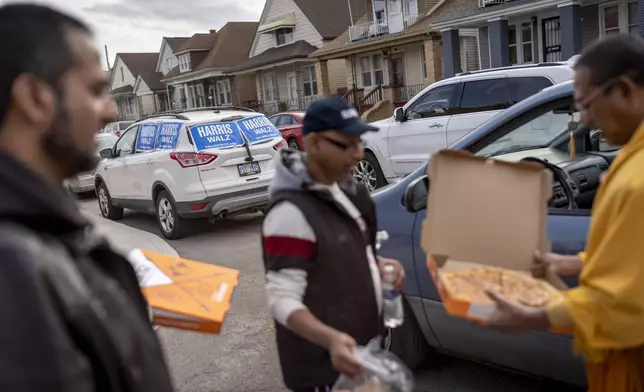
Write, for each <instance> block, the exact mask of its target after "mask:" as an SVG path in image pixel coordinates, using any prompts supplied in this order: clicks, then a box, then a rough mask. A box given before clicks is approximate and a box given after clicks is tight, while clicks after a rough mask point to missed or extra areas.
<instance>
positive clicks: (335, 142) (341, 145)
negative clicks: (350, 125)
mask: <svg viewBox="0 0 644 392" xmlns="http://www.w3.org/2000/svg"><path fill="white" fill-rule="evenodd" d="M318 137H320V138H321V139H324V140H326V141H327V142H329V143H330V144H333V145H334V146H336V147H337V148H339V149H340V150H343V151H346V150H349V149H359V148H364V145H365V143H364V141H362V140H360V141H359V142H356V143H349V144H346V143H342V142H341V141H338V140H334V139H331V138H329V137H326V136H322V135H318Z"/></svg>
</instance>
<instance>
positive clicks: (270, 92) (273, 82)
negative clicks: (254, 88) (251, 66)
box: [262, 73, 279, 102]
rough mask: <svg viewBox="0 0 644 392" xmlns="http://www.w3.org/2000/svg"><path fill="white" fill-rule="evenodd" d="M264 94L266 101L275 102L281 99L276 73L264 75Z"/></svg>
mask: <svg viewBox="0 0 644 392" xmlns="http://www.w3.org/2000/svg"><path fill="white" fill-rule="evenodd" d="M262 96H263V97H264V102H275V101H277V100H278V99H279V94H278V91H277V79H276V78H275V74H274V73H267V74H263V75H262Z"/></svg>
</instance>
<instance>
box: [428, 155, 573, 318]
mask: <svg viewBox="0 0 644 392" xmlns="http://www.w3.org/2000/svg"><path fill="white" fill-rule="evenodd" d="M428 175H429V179H430V182H429V197H428V200H427V218H426V219H425V221H424V222H423V228H422V235H421V242H422V247H423V250H424V251H425V253H426V254H427V266H428V268H429V271H430V275H431V276H432V278H433V280H434V282H435V284H436V286H437V288H438V291H439V293H440V296H441V299H442V300H443V303H444V306H445V309H446V310H447V312H448V313H450V314H452V315H454V316H460V317H465V318H468V319H471V320H475V321H480V320H483V319H485V318H487V317H488V316H489V315H490V314H491V313H492V311H493V310H494V304H493V302H492V301H489V300H488V299H487V298H485V300H487V301H485V300H483V301H480V302H472V301H468V300H466V299H464V298H463V296H457V295H455V293H452V292H449V291H448V290H446V287H445V286H446V285H445V284H444V280H443V278H442V276H443V275H444V274H445V273H446V272H451V271H456V270H464V269H470V268H479V267H486V266H488V267H489V266H492V267H500V268H503V269H509V270H513V271H519V272H521V273H525V274H529V275H530V274H531V275H532V276H534V277H536V278H539V279H543V280H544V281H546V282H547V283H549V285H550V286H549V288H555V289H556V290H565V289H566V288H567V287H566V285H565V283H564V282H563V281H562V280H561V279H560V278H559V277H557V276H553V274H550V273H549V272H548V271H547V270H546V268H540V269H538V270H539V271H537V269H535V263H534V251H535V250H541V251H548V250H549V248H550V245H549V243H548V239H547V232H546V219H547V210H548V206H547V203H548V200H549V198H550V194H551V192H552V174H551V173H550V172H549V171H548V170H545V169H544V168H543V166H541V165H539V164H538V163H532V162H519V163H510V162H504V161H500V160H495V159H486V158H483V157H475V156H473V155H471V154H469V153H468V152H462V151H452V150H443V151H439V152H437V153H435V154H433V155H432V157H431V164H430V165H429V173H428Z"/></svg>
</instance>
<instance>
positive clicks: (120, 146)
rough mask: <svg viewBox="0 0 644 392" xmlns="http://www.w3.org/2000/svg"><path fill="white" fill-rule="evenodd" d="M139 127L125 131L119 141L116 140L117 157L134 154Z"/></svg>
mask: <svg viewBox="0 0 644 392" xmlns="http://www.w3.org/2000/svg"><path fill="white" fill-rule="evenodd" d="M137 129H139V127H133V128H130V129H128V130H127V131H125V133H124V134H123V135H122V136H121V138H120V139H119V141H118V142H116V154H115V155H116V157H125V156H128V155H132V153H133V152H134V142H135V141H136V131H137Z"/></svg>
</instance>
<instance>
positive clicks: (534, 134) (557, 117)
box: [476, 100, 580, 157]
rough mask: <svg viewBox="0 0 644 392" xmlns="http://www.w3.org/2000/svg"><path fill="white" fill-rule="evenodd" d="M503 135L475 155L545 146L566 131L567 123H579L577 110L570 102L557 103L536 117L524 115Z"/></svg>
mask: <svg viewBox="0 0 644 392" xmlns="http://www.w3.org/2000/svg"><path fill="white" fill-rule="evenodd" d="M523 119H524V121H519V122H518V123H517V124H516V125H515V126H514V128H512V129H511V130H510V131H509V132H508V133H507V134H505V135H504V136H502V137H500V138H498V139H496V140H494V141H492V142H491V143H490V144H488V145H487V146H485V147H483V148H482V149H481V150H479V151H478V152H477V153H476V155H479V156H486V157H489V156H495V155H502V154H509V153H511V152H515V151H521V150H530V149H536V148H543V147H547V146H548V145H549V144H550V143H552V142H553V141H554V140H555V139H557V138H558V137H559V136H561V135H562V134H563V133H565V132H568V130H569V123H570V122H571V121H574V122H576V123H579V120H580V114H579V112H577V111H575V110H574V109H572V100H571V102H570V103H565V104H562V105H558V106H557V107H556V108H555V109H551V110H547V111H546V112H545V113H544V112H542V113H541V114H538V115H537V116H536V117H534V116H530V115H527V116H524V117H523Z"/></svg>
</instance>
